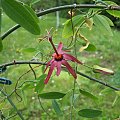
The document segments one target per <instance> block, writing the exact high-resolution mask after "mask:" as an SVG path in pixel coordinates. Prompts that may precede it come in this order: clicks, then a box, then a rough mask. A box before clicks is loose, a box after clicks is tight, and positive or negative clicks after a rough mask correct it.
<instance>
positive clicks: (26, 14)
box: [1, 0, 40, 35]
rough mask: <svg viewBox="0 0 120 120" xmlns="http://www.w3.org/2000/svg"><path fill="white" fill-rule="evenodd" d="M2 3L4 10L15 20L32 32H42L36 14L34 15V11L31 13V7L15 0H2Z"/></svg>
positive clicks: (37, 33)
mask: <svg viewBox="0 0 120 120" xmlns="http://www.w3.org/2000/svg"><path fill="white" fill-rule="evenodd" d="M1 3H2V8H3V10H4V11H5V13H6V14H7V15H8V16H9V17H10V18H11V19H12V20H13V21H15V22H16V23H18V24H20V25H21V26H22V27H23V28H25V29H26V30H28V31H29V32H31V33H32V34H35V35H39V34H40V28H39V25H38V24H37V22H36V17H35V15H33V12H32V13H31V11H32V10H30V9H31V8H30V7H26V5H24V4H21V3H20V2H17V1H15V0H1Z"/></svg>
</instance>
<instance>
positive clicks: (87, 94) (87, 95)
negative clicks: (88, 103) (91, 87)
mask: <svg viewBox="0 0 120 120" xmlns="http://www.w3.org/2000/svg"><path fill="white" fill-rule="evenodd" d="M79 91H80V93H81V94H82V95H84V96H86V97H89V98H91V99H93V100H97V99H98V98H97V97H96V96H94V95H93V94H91V93H90V92H88V91H85V90H82V89H79Z"/></svg>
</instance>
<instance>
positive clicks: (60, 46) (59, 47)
mask: <svg viewBox="0 0 120 120" xmlns="http://www.w3.org/2000/svg"><path fill="white" fill-rule="evenodd" d="M62 48H63V44H62V42H60V43H59V45H58V48H57V51H58V53H59V54H61V52H62Z"/></svg>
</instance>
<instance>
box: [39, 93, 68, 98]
mask: <svg viewBox="0 0 120 120" xmlns="http://www.w3.org/2000/svg"><path fill="white" fill-rule="evenodd" d="M65 95H66V94H65V93H60V92H48V93H42V94H39V97H41V98H44V99H60V98H63V97H64V96H65Z"/></svg>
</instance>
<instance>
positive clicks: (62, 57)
mask: <svg viewBox="0 0 120 120" xmlns="http://www.w3.org/2000/svg"><path fill="white" fill-rule="evenodd" d="M62 48H63V44H62V42H60V43H59V45H58V48H57V50H56V49H55V47H54V49H55V53H54V54H53V55H52V60H50V61H49V62H48V63H47V65H46V69H45V71H46V70H47V68H48V67H49V66H50V69H49V71H48V75H47V77H46V79H45V81H44V83H45V84H47V83H48V81H49V79H50V77H51V75H52V72H53V70H54V69H55V68H56V69H57V72H56V74H57V76H59V75H60V72H61V66H62V65H64V66H65V67H66V68H67V69H68V71H69V72H70V73H71V74H72V75H73V77H74V78H75V79H76V78H77V75H76V73H75V71H74V69H73V68H72V67H71V66H70V65H69V63H68V62H67V61H68V60H70V61H73V62H77V63H79V64H83V63H82V62H80V61H79V60H78V59H76V58H75V57H73V56H72V55H70V54H67V53H66V52H65V51H63V50H62Z"/></svg>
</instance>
